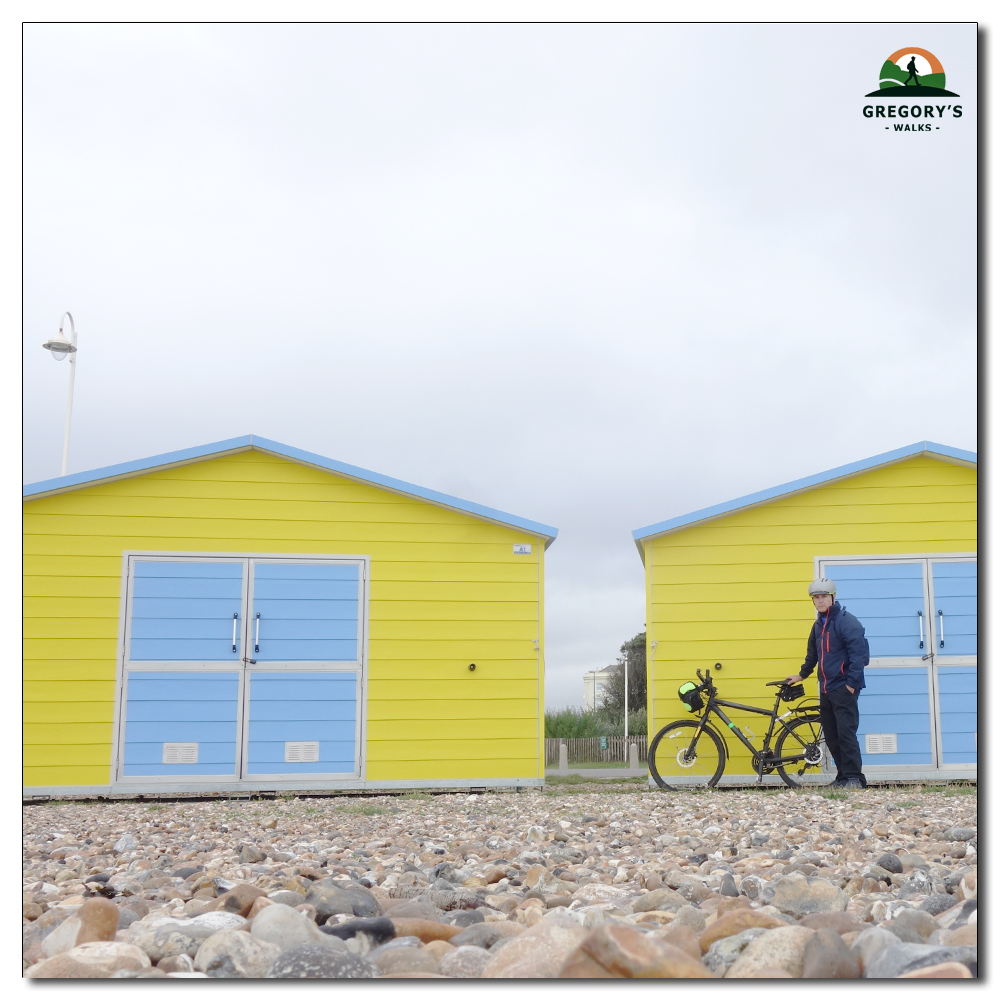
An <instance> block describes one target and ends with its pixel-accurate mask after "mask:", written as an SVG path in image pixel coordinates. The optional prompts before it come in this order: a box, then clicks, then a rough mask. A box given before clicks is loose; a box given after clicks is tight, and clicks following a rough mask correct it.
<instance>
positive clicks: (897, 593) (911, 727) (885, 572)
mask: <svg viewBox="0 0 1000 1000" xmlns="http://www.w3.org/2000/svg"><path fill="white" fill-rule="evenodd" d="M925 569H926V567H925V563H924V560H923V559H918V560H914V561H912V562H898V563H892V562H877V563H861V564H858V563H855V564H850V563H828V564H826V567H825V569H824V572H825V573H826V575H827V576H828V577H829V578H830V579H831V580H833V581H834V582H835V583H836V584H837V600H838V601H840V603H841V604H842V605H843V606H844V607H845V608H846V609H847V610H848V611H850V612H851V614H852V615H854V616H855V617H856V618H858V619H859V620H860V622H861V624H862V625H864V627H865V636H866V637H867V639H868V647H869V651H870V655H871V660H872V662H871V664H870V665H869V666H868V667H866V668H865V683H866V685H867V686H866V687H865V689H864V690H863V691H862V693H861V698H860V700H859V702H858V710H859V713H860V716H861V721H860V724H859V725H858V742H859V743H860V744H861V759H862V762H863V763H864V764H865V765H866V766H872V765H874V766H878V765H881V766H885V765H897V766H898V765H908V764H909V765H914V764H920V765H933V763H934V741H933V730H932V725H931V689H930V677H931V675H930V668H929V664H928V661H926V660H924V659H922V658H923V657H924V656H925V655H926V654H927V650H928V642H929V640H928V623H927V608H926V594H925V591H926V586H925V579H924V574H925Z"/></svg>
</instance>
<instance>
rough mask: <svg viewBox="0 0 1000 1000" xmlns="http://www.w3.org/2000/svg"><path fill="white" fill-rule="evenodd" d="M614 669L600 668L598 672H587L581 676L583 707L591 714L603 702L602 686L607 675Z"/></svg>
mask: <svg viewBox="0 0 1000 1000" xmlns="http://www.w3.org/2000/svg"><path fill="white" fill-rule="evenodd" d="M612 670H614V667H601V668H600V669H599V670H588V671H587V672H586V673H585V674H584V675H583V706H584V708H586V709H587V711H589V712H592V711H593V710H594V709H595V708H600V707H601V702H602V701H603V700H604V685H605V683H606V681H607V678H608V674H609V673H610V671H612Z"/></svg>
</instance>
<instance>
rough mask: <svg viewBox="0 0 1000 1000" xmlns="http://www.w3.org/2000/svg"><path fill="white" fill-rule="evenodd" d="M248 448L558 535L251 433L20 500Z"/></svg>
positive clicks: (63, 483) (41, 487) (29, 490)
mask: <svg viewBox="0 0 1000 1000" xmlns="http://www.w3.org/2000/svg"><path fill="white" fill-rule="evenodd" d="M250 449H256V450H258V451H265V452H270V453H271V454H274V455H279V456H280V457H282V458H288V459H291V460H292V461H295V462H302V463H303V464H305V465H313V466H316V467H317V468H320V469H325V470H326V471H328V472H335V473H337V474H338V475H342V476H348V477H350V478H351V479H357V480H359V481H360V482H364V483H371V484H372V485H374V486H381V487H384V488H385V489H389V490H392V491H393V492H395V493H404V494H406V495H407V496H413V497H418V498H419V499H421V500H427V501H430V502H431V503H434V504H438V505H439V506H442V507H450V508H452V509H453V510H459V511H462V512H463V513H465V514H472V515H474V516H476V517H481V518H485V519H486V520H488V521H496V522H498V523H499V524H503V525H506V526H508V527H511V528H520V529H522V530H523V531H527V532H530V533H531V534H533V535H541V536H542V537H544V538H546V539H547V540H548V541H547V542H546V547H547V546H548V544H550V543H551V542H553V541H555V538H556V536H557V535H558V534H559V529H558V528H553V527H552V526H551V525H548V524H541V523H540V522H538V521H529V520H528V519H527V518H524V517H517V516H515V515H514V514H507V513H505V512H504V511H502V510H495V509H494V508H492V507H485V506H483V505H482V504H478V503H472V502H470V501H468V500H462V499H461V498H459V497H453V496H450V495H449V494H447V493H439V492H438V491H437V490H428V489H425V488H424V487H423V486H415V485H414V484H413V483H407V482H404V481H403V480H402V479H393V478H392V477H391V476H383V475H381V474H379V473H377V472H371V471H369V470H368V469H361V468H359V467H358V466H356V465H347V464H346V463H345V462H337V461H335V460H334V459H332V458H326V457H325V456H323V455H316V454H314V453H313V452H311V451H302V450H301V449H300V448H291V447H289V446H288V445H286V444H281V442H279V441H271V440H269V439H268V438H262V437H258V436H257V435H254V434H246V435H244V436H243V437H237V438H229V439H228V440H227V441H216V442H215V443H214V444H205V445H200V446H199V447H197V448H185V449H184V450H182V451H171V452H167V453H166V454H164V455H153V456H152V457H150V458H141V459H138V460H137V461H134V462H123V463H121V464H120V465H108V466H105V467H104V468H102V469H92V470H91V471H89V472H75V473H73V475H71V476H60V477H59V478H58V479H46V480H43V481H42V482H39V483H30V484H29V485H27V486H25V487H24V489H23V496H24V498H25V499H31V498H33V497H37V496H41V495H43V494H49V493H62V492H65V491H67V490H72V489H77V488H79V487H82V486H92V485H94V484H96V483H99V482H106V481H108V480H111V479H123V478H126V477H128V476H136V475H141V474H142V473H144V472H152V471H153V470H154V469H162V468H167V467H169V466H172V465H186V464H188V463H190V462H197V461H198V460H200V459H204V458H214V457H217V456H219V455H225V454H229V453H232V452H237V451H249V450H250Z"/></svg>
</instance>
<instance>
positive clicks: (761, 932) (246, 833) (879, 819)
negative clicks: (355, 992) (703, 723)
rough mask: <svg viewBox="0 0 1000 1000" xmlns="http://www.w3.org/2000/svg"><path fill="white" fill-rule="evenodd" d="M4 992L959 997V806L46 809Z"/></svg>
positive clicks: (904, 795)
mask: <svg viewBox="0 0 1000 1000" xmlns="http://www.w3.org/2000/svg"><path fill="white" fill-rule="evenodd" d="M23 831H24V837H23V843H24V867H23V890H22V891H23V896H22V900H23V906H22V912H23V919H22V931H23V958H22V969H23V974H24V975H25V976H26V977H29V978H38V979H52V978H54V979H78V978H118V979H121V978H161V977H171V978H217V979H234V978H235V979H240V978H269V979H296V978H334V979H351V978H385V977H391V978H437V977H447V978H463V979H477V978H485V979H496V978H499V979H504V978H587V979H590V978H674V979H690V978H704V979H709V978H728V979H748V978H749V979H753V978H814V979H815V978H821V979H826V978H842V979H852V978H881V979H892V978H976V977H977V976H978V959H977V941H978V938H977V930H978V923H977V914H978V911H977V905H978V896H977V867H978V866H977V861H978V850H977V849H978V838H977V796H976V789H975V787H974V786H969V785H964V786H963V785H955V786H933V787H932V786H919V785H912V786H896V787H891V788H871V789H868V790H867V791H839V790H824V789H817V790H812V789H809V790H785V789H780V790H775V789H767V790H764V789H760V790H713V791H698V792H669V793H667V792H661V791H652V790H650V789H649V788H648V786H647V785H646V784H645V782H644V781H643V780H641V779H639V780H633V781H614V780H607V781H579V782H577V783H574V782H573V781H567V780H564V781H563V782H562V783H559V782H558V781H556V782H552V783H550V784H547V785H546V787H545V788H544V789H537V790H525V791H522V792H515V791H513V790H511V791H503V792H489V793H482V794H468V793H459V794H450V793H449V794H433V795H431V794H423V793H410V794H406V795H401V796H388V795H386V796H378V797H356V796H348V795H337V796H327V797H320V796H317V797H311V798H310V797H302V798H292V797H289V798H284V799H283V798H278V799H267V800H229V799H221V798H220V799H213V800H208V801H194V800H187V801H184V800H182V801H164V802H148V801H147V802H141V801H138V802H137V801H103V802H90V801H88V802H83V801H81V802H73V801H70V802H44V803H33V804H26V805H25V806H24V809H23Z"/></svg>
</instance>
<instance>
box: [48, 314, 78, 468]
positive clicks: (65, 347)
mask: <svg viewBox="0 0 1000 1000" xmlns="http://www.w3.org/2000/svg"><path fill="white" fill-rule="evenodd" d="M66 319H69V332H70V336H71V337H72V340H67V339H66V336H65V334H64V333H63V323H64V322H65V320H66ZM42 347H44V348H45V350H47V351H48V352H49V353H50V354H51V355H52V360H53V361H62V360H63V359H64V358H67V357H68V358H69V399H68V400H67V402H66V434H65V436H64V437H63V459H62V474H63V475H64V476H65V475H66V468H67V464H68V462H69V424H70V420H71V419H72V417H73V380H74V379H75V378H76V325H75V324H74V323H73V314H72V313H68V312H66V313H63V315H62V319H60V320H59V333H58V334H57V335H56V336H55V337H50V338H49V339H48V340H47V341H45V343H44V344H42Z"/></svg>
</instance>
